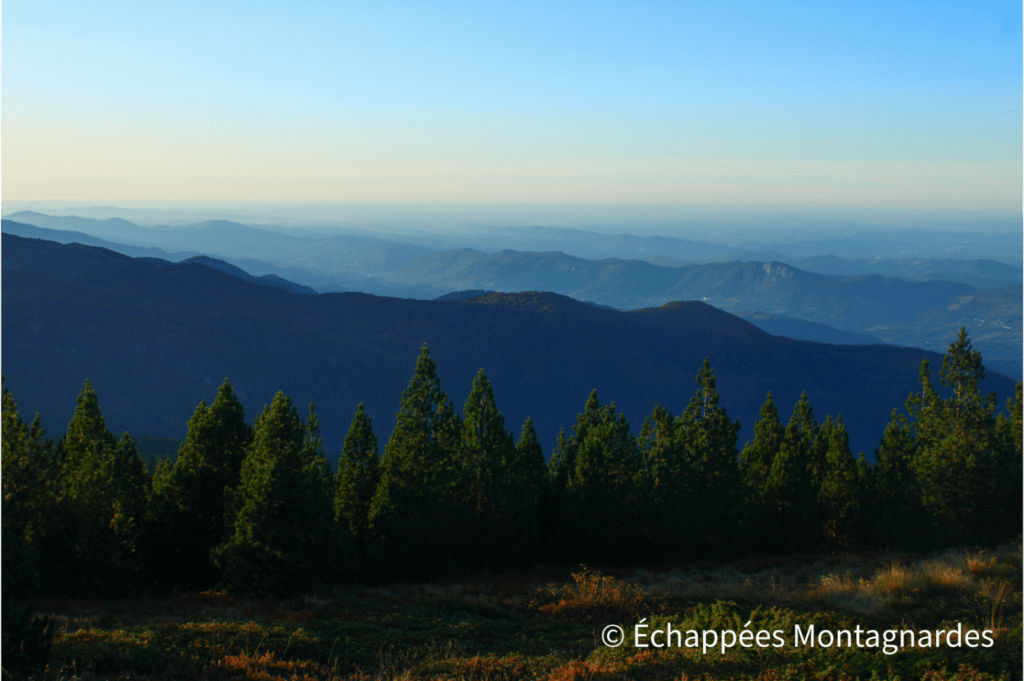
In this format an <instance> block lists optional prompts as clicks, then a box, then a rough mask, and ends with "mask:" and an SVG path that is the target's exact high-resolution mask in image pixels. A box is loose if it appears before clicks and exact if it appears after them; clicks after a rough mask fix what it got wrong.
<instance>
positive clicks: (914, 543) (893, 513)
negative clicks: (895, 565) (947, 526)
mask: <svg viewBox="0 0 1024 681" xmlns="http://www.w3.org/2000/svg"><path fill="white" fill-rule="evenodd" d="M916 453H917V438H916V434H915V432H914V428H913V426H912V424H911V423H910V421H908V420H907V418H906V416H903V415H902V414H899V413H897V410H895V409H893V410H892V420H891V421H890V422H889V424H888V425H887V426H886V427H885V431H884V432H883V433H882V439H881V442H879V444H878V447H877V448H875V469H874V500H875V511H874V513H873V533H874V536H875V538H876V541H878V542H879V543H880V544H881V546H884V547H891V548H900V549H919V548H924V547H925V546H926V545H927V542H928V541H929V539H930V534H931V533H930V532H929V531H928V529H929V528H928V520H927V515H926V514H925V510H924V505H923V504H922V502H921V489H920V485H919V484H918V480H917V477H916V476H915V475H914V457H915V455H916Z"/></svg>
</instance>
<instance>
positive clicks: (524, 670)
mask: <svg viewBox="0 0 1024 681" xmlns="http://www.w3.org/2000/svg"><path fill="white" fill-rule="evenodd" d="M37 607H38V610H39V611H40V613H41V614H45V615H48V616H50V617H52V618H53V620H54V623H55V629H56V634H55V637H54V650H53V658H52V661H51V663H50V665H49V667H48V669H47V671H46V673H45V678H46V679H48V680H53V681H57V680H66V681H71V680H72V679H81V680H83V681H85V680H91V679H124V680H129V679H252V680H254V681H255V680H259V681H277V680H292V679H295V680H301V681H307V680H313V679H316V680H318V681H320V680H324V681H326V680H341V679H351V680H353V681H371V680H372V681H377V680H380V681H385V680H387V681H390V680H399V679H410V680H411V679H452V680H465V681H469V680H479V681H499V680H508V681H513V680H518V679H551V680H552V681H583V680H595V681H596V680H607V681H610V680H613V679H690V680H696V679H708V680H711V679H763V680H765V681H767V680H769V679H772V680H774V679H780V680H781V679H834V680H837V681H838V680H840V679H901V680H904V681H906V680H909V679H929V680H930V681H940V680H946V679H949V680H952V679H958V680H961V681H967V680H971V681H980V680H983V679H1019V678H1021V666H1022V657H1021V644H1022V634H1021V547H1020V544H1019V543H1017V544H1015V545H1012V546H1004V547H1002V548H1001V549H999V550H995V551H988V552H977V553H969V552H966V551H949V552H945V553H940V554H928V555H922V554H896V553H883V552H872V553H858V554H847V555H829V556H821V555H818V556H813V555H806V556H800V555H798V556H788V557H785V558H777V559H773V558H759V559H747V560H743V561H739V562H733V563H728V564H696V565H692V566H688V567H674V568H670V567H666V566H648V567H647V569H643V570H638V569H629V570H622V569H611V568H608V569H606V568H603V567H600V568H595V567H583V566H580V567H575V568H565V569H564V570H561V571H560V570H557V569H551V568H536V569H535V570H533V571H523V572H519V573H515V574H505V575H491V576H487V577H480V578H477V579H473V580H463V581H457V582H436V583H427V584H392V585H387V586H380V587H339V588H337V589H335V590H333V591H331V592H330V593H318V594H309V595H306V596H304V597H301V598H293V599H286V600H266V599H265V600H257V599H245V598H236V597H232V596H229V595H227V594H225V593H218V592H210V591H208V592H202V593H182V594H176V595H168V596H153V597H142V598H133V599H125V600H109V601H101V600H78V599H56V598H50V599H42V600H40V601H38V602H37ZM644 618H646V619H645V621H646V623H648V624H653V625H655V626H658V625H663V624H664V623H665V622H671V623H672V625H673V626H674V627H675V628H677V629H697V630H707V629H716V630H726V629H733V630H741V629H742V628H743V626H744V623H745V622H748V621H750V622H752V625H751V627H750V628H762V629H766V630H773V629H781V630H784V631H786V638H787V644H786V645H785V646H784V647H781V648H772V647H768V648H764V649H761V648H757V647H753V648H750V649H743V648H741V647H740V646H736V647H733V648H731V649H728V650H727V651H726V652H725V653H724V654H723V653H721V652H720V651H719V649H717V648H716V649H714V650H708V652H707V653H706V654H705V653H703V652H702V650H701V649H700V648H697V649H691V648H685V647H683V648H662V649H655V648H651V647H648V648H637V647H636V646H634V645H633V644H634V641H633V638H632V632H633V625H634V624H636V623H637V622H639V621H641V620H642V619H644ZM958 622H960V623H962V624H963V627H964V628H965V629H967V628H971V629H986V628H987V629H993V630H994V632H995V633H994V640H995V645H994V646H992V647H991V648H981V647H979V648H975V649H969V648H966V647H960V648H951V647H947V646H945V645H943V646H940V647H937V648H936V647H931V648H911V647H907V648H903V649H901V650H900V651H899V652H898V653H896V654H892V655H887V654H885V653H884V652H882V651H881V650H879V649H871V648H856V647H853V648H849V647H832V648H827V649H826V648H821V647H817V646H816V647H808V646H800V647H794V646H793V645H792V641H791V639H792V637H791V636H790V632H792V631H793V627H794V625H797V624H801V625H804V626H806V625H809V624H815V625H816V626H817V627H818V628H819V629H821V628H829V629H844V628H849V629H852V628H853V627H854V626H856V625H860V626H861V627H863V628H865V629H877V630H885V629H890V628H896V629H900V630H908V629H909V630H918V631H920V630H925V629H931V630H935V629H942V628H947V629H948V628H950V625H952V627H955V626H956V623H958ZM613 623H617V624H619V625H621V626H622V627H623V628H624V629H625V631H626V641H625V643H624V644H623V645H622V646H620V647H618V648H609V647H606V646H605V645H603V644H602V642H601V639H600V633H601V631H602V629H603V628H604V627H605V626H606V625H608V624H613Z"/></svg>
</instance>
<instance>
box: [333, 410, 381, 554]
mask: <svg viewBox="0 0 1024 681" xmlns="http://www.w3.org/2000/svg"><path fill="white" fill-rule="evenodd" d="M379 482H380V451H379V450H378V448H377V436H376V435H374V434H373V422H372V421H371V420H370V417H369V416H367V414H366V410H365V408H364V407H363V404H362V402H360V403H359V406H358V407H357V408H356V413H355V416H354V417H352V424H351V425H350V426H349V429H348V434H347V435H346V436H345V446H344V449H343V450H342V453H341V459H340V460H339V461H338V478H337V490H336V492H335V497H334V512H335V517H336V520H337V522H338V523H339V525H341V526H343V527H344V528H347V529H348V531H349V532H350V533H351V535H352V538H353V541H354V544H355V550H356V552H357V553H358V554H359V555H362V554H363V552H364V551H365V550H366V546H367V541H368V540H369V528H370V504H371V503H372V502H373V495H374V494H375V493H376V491H377V485H378V483H379Z"/></svg>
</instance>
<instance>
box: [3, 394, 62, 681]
mask: <svg viewBox="0 0 1024 681" xmlns="http://www.w3.org/2000/svg"><path fill="white" fill-rule="evenodd" d="M5 382H6V377H3V378H0V384H4V383H5ZM2 392H3V422H2V433H0V449H2V458H3V465H2V469H0V470H2V478H3V508H2V510H0V519H2V521H3V522H2V524H3V532H2V543H3V565H2V571H0V572H2V576H3V589H2V591H0V595H2V600H3V607H2V614H3V622H2V627H0V631H2V634H3V650H2V656H3V657H2V659H3V673H4V678H27V677H28V676H29V675H30V674H33V673H39V672H42V670H43V668H44V666H45V665H46V662H47V660H48V658H49V655H50V650H51V646H52V640H53V621H52V620H51V619H49V618H45V617H40V616H38V615H35V614H34V613H33V601H32V597H33V596H34V595H35V594H36V593H37V592H38V591H39V588H40V575H39V563H40V552H39V550H38V549H39V544H40V543H41V542H42V541H43V540H44V539H45V535H44V533H45V531H46V524H47V516H48V514H49V511H50V508H49V507H50V506H51V505H52V501H53V496H52V490H51V484H50V483H51V476H50V475H49V473H50V471H51V470H52V467H51V465H50V459H51V452H50V451H49V448H48V447H47V446H46V445H45V444H44V443H43V442H42V441H41V437H42V434H43V432H42V427H41V426H40V425H39V418H38V415H37V417H36V420H35V422H33V425H32V427H28V426H26V424H25V423H24V421H23V420H22V418H21V416H20V415H19V414H18V405H17V404H16V403H15V402H14V397H13V396H12V395H11V392H10V390H8V389H7V386H6V385H3V387H2Z"/></svg>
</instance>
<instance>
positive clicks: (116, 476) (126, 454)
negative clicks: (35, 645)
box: [57, 381, 150, 596]
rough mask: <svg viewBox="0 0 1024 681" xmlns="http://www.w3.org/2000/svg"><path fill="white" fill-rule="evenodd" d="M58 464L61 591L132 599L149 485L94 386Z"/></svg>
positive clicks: (81, 399)
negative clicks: (113, 428) (103, 409)
mask: <svg viewBox="0 0 1024 681" xmlns="http://www.w3.org/2000/svg"><path fill="white" fill-rule="evenodd" d="M58 457H59V458H60V459H61V472H60V483H59V485H58V489H59V491H58V499H57V513H58V515H59V518H60V531H61V533H62V536H61V538H60V540H59V541H60V544H61V545H62V547H63V550H62V551H61V553H62V560H61V561H60V564H59V572H60V575H59V577H58V579H59V583H60V587H61V588H62V589H63V590H65V591H67V592H68V593H74V594H75V595H87V594H88V595H99V596H116V595H123V594H127V593H130V592H131V591H132V590H134V589H135V588H137V587H138V586H139V583H140V579H141V577H142V555H141V552H140V550H139V549H140V540H141V532H142V527H143V523H144V521H145V514H146V502H147V497H148V496H149V482H150V480H149V476H148V475H147V473H146V470H145V466H144V465H143V463H142V459H141V458H139V454H138V451H137V450H136V448H135V444H134V443H133V442H132V440H131V437H130V436H129V435H128V434H127V433H125V434H124V436H123V437H122V438H121V439H120V440H118V439H116V438H115V437H114V436H113V434H111V432H110V431H109V430H107V426H106V422H105V421H104V419H103V415H102V413H101V412H100V406H99V399H98V398H97V396H96V393H95V391H93V389H92V385H91V384H90V383H89V381H86V382H85V385H84V387H83V388H82V391H81V393H79V395H78V406H77V407H76V409H75V414H74V416H73V417H72V419H71V422H70V423H69V424H68V429H67V432H66V433H65V434H64V436H63V437H62V438H61V439H60V441H59V442H58Z"/></svg>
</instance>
